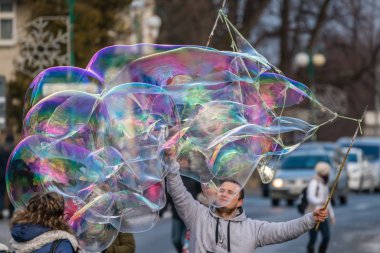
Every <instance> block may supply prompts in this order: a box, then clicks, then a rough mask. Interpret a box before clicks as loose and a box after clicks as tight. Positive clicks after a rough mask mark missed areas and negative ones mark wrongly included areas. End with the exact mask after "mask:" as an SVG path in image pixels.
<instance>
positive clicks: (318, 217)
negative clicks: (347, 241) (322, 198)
mask: <svg viewBox="0 0 380 253" xmlns="http://www.w3.org/2000/svg"><path fill="white" fill-rule="evenodd" d="M327 216H328V214H327V210H326V209H323V208H318V209H317V210H315V211H314V212H313V218H314V220H315V222H321V223H322V222H324V221H325V220H326V218H327Z"/></svg>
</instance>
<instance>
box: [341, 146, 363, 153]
mask: <svg viewBox="0 0 380 253" xmlns="http://www.w3.org/2000/svg"><path fill="white" fill-rule="evenodd" d="M347 150H348V147H343V148H342V151H343V152H344V153H346V152H347ZM350 153H355V154H359V155H360V154H363V150H361V149H360V148H355V147H352V148H351V149H350Z"/></svg>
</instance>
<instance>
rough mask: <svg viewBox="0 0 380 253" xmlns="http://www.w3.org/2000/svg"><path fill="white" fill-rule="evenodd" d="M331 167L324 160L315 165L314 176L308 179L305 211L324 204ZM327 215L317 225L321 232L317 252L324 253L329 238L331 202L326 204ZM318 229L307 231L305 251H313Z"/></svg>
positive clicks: (311, 252)
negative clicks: (307, 240) (307, 237)
mask: <svg viewBox="0 0 380 253" xmlns="http://www.w3.org/2000/svg"><path fill="white" fill-rule="evenodd" d="M330 170H331V167H330V165H329V164H328V163H326V162H319V163H317V165H316V166H315V172H316V175H315V177H314V178H313V179H312V180H311V181H310V183H309V186H308V187H307V200H308V206H307V208H306V211H307V212H313V211H315V210H317V209H319V208H321V207H323V206H324V204H325V202H326V200H327V199H328V196H329V174H330ZM327 210H328V216H329V219H327V220H326V221H325V222H322V223H321V224H320V226H319V229H318V231H320V232H321V234H322V242H321V244H320V245H319V251H318V252H319V253H325V252H326V250H327V246H328V243H329V240H330V228H329V222H331V223H332V224H335V215H334V210H333V208H332V206H331V203H329V204H328V205H327ZM318 231H316V230H315V229H311V230H310V232H309V235H310V238H309V242H308V244H307V252H308V253H314V246H315V243H316V240H317V235H318Z"/></svg>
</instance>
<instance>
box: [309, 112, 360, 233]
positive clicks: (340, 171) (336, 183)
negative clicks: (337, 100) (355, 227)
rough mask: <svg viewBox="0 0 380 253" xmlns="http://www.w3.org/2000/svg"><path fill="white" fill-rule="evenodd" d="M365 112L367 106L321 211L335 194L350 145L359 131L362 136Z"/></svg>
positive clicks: (316, 227) (316, 228)
mask: <svg viewBox="0 0 380 253" xmlns="http://www.w3.org/2000/svg"><path fill="white" fill-rule="evenodd" d="M366 112H367V106H366V108H365V109H364V112H363V115H362V117H361V119H360V120H358V126H357V127H356V130H355V133H354V136H353V137H352V139H351V143H350V146H349V147H348V149H347V152H346V155H345V156H344V159H343V161H342V163H341V164H340V167H339V172H338V175H336V178H335V181H334V184H333V187H332V188H331V192H330V195H329V197H328V198H327V200H326V202H325V204H324V206H323V208H322V209H326V208H327V205H328V204H329V202H330V200H331V198H332V196H333V194H334V192H335V189H336V186H337V185H338V179H339V177H340V174H341V173H342V171H343V167H344V165H345V163H346V160H347V157H348V154H349V153H350V150H351V148H352V145H353V144H354V141H355V139H356V136H357V135H358V132H359V130H360V133H361V134H363V133H362V128H361V125H360V124H361V123H362V122H363V119H364V116H365V114H366ZM320 224H321V222H318V223H317V225H316V226H315V231H317V230H318V228H319V225H320Z"/></svg>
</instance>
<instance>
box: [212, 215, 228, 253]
mask: <svg viewBox="0 0 380 253" xmlns="http://www.w3.org/2000/svg"><path fill="white" fill-rule="evenodd" d="M230 223H231V220H228V225H227V250H228V252H231V245H230ZM218 228H219V218H216V228H215V243H216V244H218V237H219V231H218Z"/></svg>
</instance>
